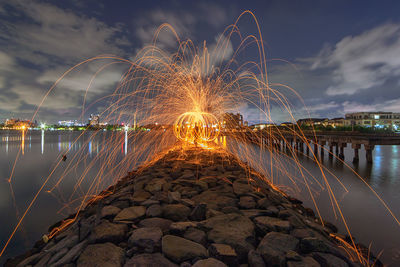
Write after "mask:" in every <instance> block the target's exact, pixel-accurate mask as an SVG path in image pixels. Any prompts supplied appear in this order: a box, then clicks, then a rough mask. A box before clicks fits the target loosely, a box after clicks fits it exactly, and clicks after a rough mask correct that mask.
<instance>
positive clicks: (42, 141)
mask: <svg viewBox="0 0 400 267" xmlns="http://www.w3.org/2000/svg"><path fill="white" fill-rule="evenodd" d="M40 143H41V147H42V155H43V153H44V130H42V138H41V142H40Z"/></svg>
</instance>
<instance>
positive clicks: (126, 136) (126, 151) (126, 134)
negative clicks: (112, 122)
mask: <svg viewBox="0 0 400 267" xmlns="http://www.w3.org/2000/svg"><path fill="white" fill-rule="evenodd" d="M126 153H128V131H126V130H125V155H126Z"/></svg>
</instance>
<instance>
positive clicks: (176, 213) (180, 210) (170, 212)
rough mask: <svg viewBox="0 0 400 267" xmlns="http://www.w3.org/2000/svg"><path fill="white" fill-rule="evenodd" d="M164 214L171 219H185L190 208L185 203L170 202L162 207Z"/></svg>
mask: <svg viewBox="0 0 400 267" xmlns="http://www.w3.org/2000/svg"><path fill="white" fill-rule="evenodd" d="M162 214H163V216H164V217H165V218H167V219H169V220H173V221H175V222H177V221H185V220H187V217H188V216H189V214H190V208H188V207H186V206H185V205H183V204H169V205H165V206H163V208H162Z"/></svg>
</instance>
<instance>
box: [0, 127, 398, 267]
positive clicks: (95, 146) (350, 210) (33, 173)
mask: <svg viewBox="0 0 400 267" xmlns="http://www.w3.org/2000/svg"><path fill="white" fill-rule="evenodd" d="M80 134H81V132H73V131H54V132H52V131H28V132H26V133H25V134H24V135H22V133H21V132H19V131H0V224H1V228H0V247H1V248H2V247H3V246H4V244H5V242H6V241H7V239H8V237H9V236H10V234H11V232H12V230H13V228H14V227H15V225H16V224H17V222H18V219H17V218H20V217H21V215H22V214H23V211H24V210H25V209H26V207H27V205H28V204H29V202H30V201H31V200H32V198H33V197H34V195H35V193H36V192H37V191H38V190H39V189H40V187H41V185H42V184H43V182H44V180H45V179H46V177H48V175H49V173H50V170H51V169H52V168H53V167H54V166H55V164H56V162H57V161H58V160H59V159H60V157H61V156H62V154H63V153H64V152H65V151H66V150H67V149H70V154H69V158H68V160H67V161H66V162H62V163H61V164H65V168H66V166H67V165H66V164H67V162H68V161H69V160H70V158H71V157H72V156H73V155H74V153H84V154H85V155H86V156H87V158H86V161H87V162H90V160H91V159H92V158H93V157H95V156H96V154H97V153H99V151H101V145H102V144H103V143H102V142H101V141H100V140H98V139H101V138H104V136H106V137H107V134H108V133H107V132H104V134H102V135H99V136H98V137H96V138H94V139H90V140H91V141H90V142H88V140H89V139H88V138H90V135H91V133H90V132H89V133H86V134H85V135H87V136H86V137H85V136H83V137H82V138H81V139H79V141H78V142H76V143H74V142H73V141H74V139H75V138H76V137H77V136H79V135H80ZM120 135H121V140H122V141H121V147H120V148H119V150H118V155H116V158H115V160H116V161H118V160H120V159H122V158H123V157H124V156H125V155H126V153H129V152H130V150H132V149H134V148H133V144H131V143H130V141H129V138H126V135H124V133H123V132H121V133H120ZM96 140H97V141H96ZM229 146H230V147H235V149H237V148H238V147H239V149H244V150H245V151H246V153H247V154H248V153H249V151H250V152H251V153H252V154H253V155H257V162H258V163H257V166H255V167H258V168H260V170H262V171H263V172H264V173H265V174H266V175H267V176H270V177H272V178H273V179H274V183H275V184H277V185H280V186H281V187H282V188H283V189H284V190H286V191H287V192H288V194H290V195H292V196H294V197H297V198H299V199H301V200H302V201H304V205H305V206H307V207H311V208H313V209H314V210H315V207H314V204H313V202H312V199H311V197H310V193H309V191H308V190H307V187H306V186H305V182H304V181H306V182H307V183H308V184H309V186H310V188H311V190H312V191H311V192H312V196H313V197H314V198H315V200H316V203H317V205H318V208H319V210H320V213H321V215H322V216H323V218H324V219H325V220H327V221H330V222H332V223H334V224H335V225H337V226H338V227H339V230H340V232H341V233H345V227H344V224H343V222H342V219H341V218H340V216H339V215H337V214H338V212H337V211H338V210H337V209H336V210H335V211H336V215H337V216H335V212H334V210H333V208H332V204H331V201H330V198H329V194H328V193H327V190H326V182H328V183H329V186H330V187H331V188H332V191H333V192H334V194H335V196H336V197H337V200H338V203H339V205H340V207H341V211H342V212H343V214H344V216H345V219H346V222H347V224H348V226H349V228H350V230H351V233H352V234H353V235H354V236H355V237H356V239H357V241H359V242H361V243H363V244H365V245H367V246H368V245H369V244H371V247H372V251H373V252H374V254H375V255H376V254H378V253H379V252H380V251H383V254H382V256H381V259H382V261H383V262H384V263H387V264H390V265H391V266H399V265H400V226H398V225H397V224H396V222H395V220H394V219H393V218H392V217H391V215H390V214H389V212H388V211H387V210H386V209H385V208H384V206H383V205H382V203H381V202H380V201H379V200H378V198H377V197H376V196H375V195H374V193H372V191H371V190H370V189H369V188H368V187H367V186H366V185H365V183H366V184H369V185H370V186H371V188H372V189H373V190H375V191H376V193H377V194H378V195H379V196H381V197H382V199H383V200H384V201H385V202H386V203H387V205H388V206H389V207H390V209H391V211H392V212H393V214H394V215H396V216H397V217H400V173H399V172H398V170H399V169H400V147H398V146H376V147H375V150H374V152H373V164H372V165H369V164H367V163H366V161H365V154H364V153H365V152H364V151H363V150H362V149H361V150H360V162H359V164H357V165H354V164H353V163H352V157H353V151H352V150H351V149H349V148H346V149H345V162H346V163H347V164H348V165H349V167H347V166H346V165H345V164H343V163H340V162H339V161H338V160H336V159H334V158H333V159H330V158H329V157H328V156H327V155H325V157H324V159H323V166H324V167H323V168H325V170H324V174H325V175H326V178H327V180H326V182H325V181H324V180H323V176H322V175H321V171H320V168H319V167H318V165H317V164H315V163H314V161H312V160H311V159H309V158H307V157H306V156H302V155H298V162H300V164H301V166H303V169H302V170H303V174H304V177H302V175H301V172H300V171H299V168H298V166H297V165H296V164H293V160H291V159H290V158H289V159H286V158H285V157H279V158H278V157H277V156H273V159H272V161H273V164H272V165H271V155H270V154H269V152H268V151H260V148H258V147H256V146H253V145H248V144H240V145H238V144H235V145H234V144H233V143H232V142H229V141H228V147H229ZM18 152H20V158H19V160H18V161H17V164H16V168H15V171H14V174H13V178H12V182H11V186H10V183H8V182H7V179H8V178H9V177H10V174H11V172H12V167H13V164H14V161H15V158H16V156H17V154H18ZM244 160H246V158H244ZM99 164H100V163H97V162H96V163H94V166H92V167H93V168H92V169H91V170H93V173H90V172H91V171H89V173H88V176H90V175H95V174H97V171H96V170H97V169H98V167H100V166H99ZM86 166H87V164H86ZM271 166H275V167H272V168H271ZM282 167H283V169H284V170H285V171H284V172H285V173H283V172H282ZM79 168H80V167H79V166H78V167H77V168H76V169H75V170H74V172H72V173H70V174H69V176H68V177H69V179H65V182H64V187H63V190H67V191H68V190H73V188H74V185H75V184H76V179H74V177H73V176H77V175H79V173H80V172H82V171H83V168H84V167H83V166H82V167H81V168H82V169H79ZM351 168H354V169H355V170H356V171H357V172H358V173H359V174H360V176H361V177H362V179H360V178H359V177H357V175H355V174H354V173H353V172H352V170H351ZM62 171H63V165H61V167H59V168H58V172H60V173H57V172H56V173H55V174H54V176H55V177H56V176H57V175H60V174H61V172H62ZM330 172H331V173H332V174H334V175H335V176H336V177H334V176H333V175H332V174H330ZM271 174H272V175H271ZM68 177H67V178H68ZM289 178H291V179H289ZM53 183H54V182H53ZM319 184H320V185H319ZM49 185H51V182H50V183H49ZM343 186H344V187H346V189H347V191H346V190H344V189H343ZM82 187H85V184H84V183H83V184H82ZM45 191H46V190H44V191H43V193H41V194H40V195H39V197H38V199H37V200H36V201H35V203H34V205H33V206H32V207H31V210H30V212H29V213H28V214H27V215H26V217H25V219H24V220H23V223H22V225H21V227H20V230H18V232H17V233H16V235H15V236H14V238H13V239H12V240H11V242H10V244H9V246H8V248H7V250H6V251H5V253H4V255H3V256H2V257H1V258H0V264H2V263H4V261H5V259H6V258H8V257H11V256H14V255H18V254H20V253H23V252H24V251H26V250H27V249H29V248H31V247H32V245H33V243H34V242H35V241H36V240H38V239H40V238H41V236H42V235H43V233H47V228H48V227H49V226H50V225H51V224H53V223H55V222H57V221H59V220H60V219H62V218H64V217H65V215H66V213H65V212H60V210H61V209H62V208H63V207H64V206H63V203H65V202H64V201H61V199H60V195H56V196H55V195H54V194H48V193H46V192H45ZM61 211H65V210H61ZM67 214H68V213H67Z"/></svg>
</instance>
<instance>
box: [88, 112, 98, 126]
mask: <svg viewBox="0 0 400 267" xmlns="http://www.w3.org/2000/svg"><path fill="white" fill-rule="evenodd" d="M99 123H100V115H98V114H97V115H93V114H90V118H89V125H90V126H98V125H99Z"/></svg>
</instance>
